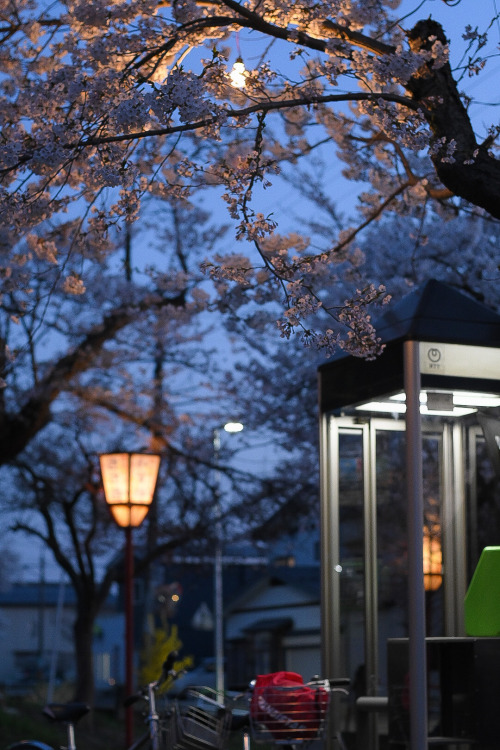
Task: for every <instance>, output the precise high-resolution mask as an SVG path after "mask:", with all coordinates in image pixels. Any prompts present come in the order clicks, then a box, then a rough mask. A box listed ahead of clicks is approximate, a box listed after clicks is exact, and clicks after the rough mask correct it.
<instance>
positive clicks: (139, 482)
mask: <svg viewBox="0 0 500 750" xmlns="http://www.w3.org/2000/svg"><path fill="white" fill-rule="evenodd" d="M99 460H100V464H101V475H102V482H103V486H104V496H105V498H106V502H107V504H108V507H109V509H110V511H111V515H112V516H113V520H114V521H115V522H116V523H117V524H118V526H120V528H122V529H124V531H125V571H124V580H125V689H126V692H127V695H131V694H132V693H133V691H134V667H133V664H134V619H133V582H134V553H133V547H132V529H133V528H136V527H138V526H140V525H141V523H142V522H143V521H144V519H145V518H146V515H147V513H148V511H149V508H150V506H151V503H152V501H153V495H154V491H155V487H156V480H157V477H158V470H159V467H160V456H158V455H155V454H145V453H104V454H101V456H100V457H99ZM133 730H134V727H133V713H132V706H128V707H127V708H126V713H125V746H126V747H129V746H130V745H131V744H132V742H133Z"/></svg>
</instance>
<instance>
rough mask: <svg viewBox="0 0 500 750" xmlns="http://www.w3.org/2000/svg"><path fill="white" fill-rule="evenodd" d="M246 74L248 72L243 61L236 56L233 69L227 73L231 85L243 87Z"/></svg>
mask: <svg viewBox="0 0 500 750" xmlns="http://www.w3.org/2000/svg"><path fill="white" fill-rule="evenodd" d="M247 75H248V73H247V71H246V70H245V63H244V62H243V60H242V59H241V57H238V59H237V60H236V62H235V63H234V65H233V69H232V70H231V73H230V74H229V77H230V79H231V85H232V86H234V87H235V88H237V89H243V88H245V83H246V77H247Z"/></svg>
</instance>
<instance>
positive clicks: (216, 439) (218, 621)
mask: <svg viewBox="0 0 500 750" xmlns="http://www.w3.org/2000/svg"><path fill="white" fill-rule="evenodd" d="M242 429H243V425H242V424H241V422H226V424H225V425H224V430H225V431H226V432H230V433H235V432H241V431H242ZM213 446H214V458H215V465H216V471H217V475H216V480H217V486H216V499H215V554H214V619H215V625H214V650H215V689H216V690H217V693H218V694H219V695H222V694H223V693H224V597H223V581H222V528H221V506H220V475H219V451H220V431H219V429H218V428H216V429H215V430H214V435H213Z"/></svg>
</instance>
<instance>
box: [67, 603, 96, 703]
mask: <svg viewBox="0 0 500 750" xmlns="http://www.w3.org/2000/svg"><path fill="white" fill-rule="evenodd" d="M85 604H86V605H89V603H88V602H85V603H83V602H82V603H81V604H79V606H78V613H77V617H76V620H75V623H74V626H73V637H74V647H75V663H76V683H75V694H74V699H75V700H76V701H83V702H84V703H88V704H89V705H90V706H93V705H94V697H95V695H94V694H95V686H94V661H93V648H92V645H93V634H94V623H95V618H96V615H97V610H96V609H95V607H93V606H91V605H90V606H85Z"/></svg>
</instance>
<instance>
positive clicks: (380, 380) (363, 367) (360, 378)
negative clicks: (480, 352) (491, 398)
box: [319, 279, 500, 413]
mask: <svg viewBox="0 0 500 750" xmlns="http://www.w3.org/2000/svg"><path fill="white" fill-rule="evenodd" d="M374 325H375V328H376V331H377V335H378V336H379V337H380V338H381V339H382V342H383V343H384V344H385V349H384V351H383V352H382V354H381V355H380V356H379V357H377V359H375V360H373V361H367V360H364V359H361V358H359V357H354V356H352V355H349V354H345V353H344V352H340V353H339V354H338V355H336V356H335V357H333V358H332V359H331V360H330V361H328V362H326V363H325V364H323V365H321V366H320V367H319V405H320V411H321V413H325V412H333V411H338V410H340V409H342V408H344V407H347V406H351V405H354V404H357V403H360V402H362V401H367V400H371V399H373V398H376V397H380V396H382V395H385V394H389V393H394V392H397V391H400V390H402V389H403V377H404V374H403V373H404V366H403V342H404V341H422V342H435V343H436V344H438V345H441V344H442V345H446V344H451V345H462V346H468V347H470V346H475V347H476V346H477V347H488V348H500V315H498V314H497V313H495V312H494V311H493V310H491V309H490V308H488V307H486V306H485V305H483V304H481V303H480V302H477V301H475V300H473V299H472V298H471V297H469V296H467V295H465V294H463V293H462V292H459V291H457V290H456V289H454V288H453V287H451V286H449V285H448V284H445V283H443V282H441V281H436V280H434V279H432V280H430V281H427V282H426V283H425V284H424V285H422V286H421V287H419V288H417V289H415V290H414V291H413V292H410V293H409V294H408V295H406V296H405V297H404V298H403V299H402V300H401V301H400V302H397V303H395V304H390V306H389V308H388V310H387V311H386V312H385V313H384V314H383V315H381V316H380V317H379V318H378V319H376V320H375V321H374ZM469 353H470V352H469ZM471 365H472V367H473V362H472V363H471ZM482 375H483V372H482V370H481V368H480V367H478V368H477V372H476V371H474V372H469V373H467V374H465V375H464V374H463V373H462V374H459V375H456V374H453V375H443V374H433V373H425V372H423V373H422V388H450V389H453V388H454V389H462V390H475V391H490V390H491V389H492V380H491V377H490V376H488V377H487V378H484V377H482ZM496 378H497V380H496V386H495V388H497V387H498V384H499V381H500V372H499V373H498V376H496Z"/></svg>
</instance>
